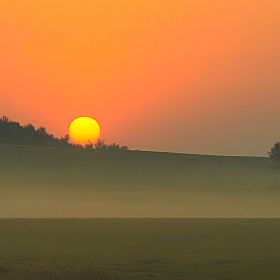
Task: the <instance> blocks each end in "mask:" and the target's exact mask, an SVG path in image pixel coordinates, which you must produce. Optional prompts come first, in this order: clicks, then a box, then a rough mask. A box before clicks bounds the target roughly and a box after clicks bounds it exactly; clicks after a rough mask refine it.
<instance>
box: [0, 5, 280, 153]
mask: <svg viewBox="0 0 280 280" xmlns="http://www.w3.org/2000/svg"><path fill="white" fill-rule="evenodd" d="M279 15H280V1H278V0H271V1H270V0H250V1H249V0H236V1H226V0H208V1H207V0H204V1H202V0H177V1H170V0H149V1H143V0H133V1H130V0H123V1H115V0H111V1H107V0H102V1H92V0H83V1H82V0H81V1H77V0H76V1H74V0H67V1H66V0H25V1H19V0H9V1H1V2H0V26H1V31H0V59H1V60H0V61H1V62H0V81H1V83H0V115H6V116H8V117H9V118H11V119H13V120H16V121H19V122H20V123H21V124H27V123H32V124H34V125H35V126H36V127H37V126H40V125H44V126H46V128H47V131H49V132H51V133H53V134H54V135H55V136H58V137H60V136H62V135H64V134H66V133H68V127H69V124H70V123H71V121H72V120H73V119H75V118H76V117H79V116H90V117H93V118H95V119H96V120H97V121H98V122H99V124H100V126H101V138H102V139H105V140H106V142H109V143H111V142H117V143H119V144H121V145H128V146H129V147H130V148H131V149H140V150H157V151H175V152H184V153H205V154H223V155H260V156H265V155H266V153H267V152H268V150H269V149H270V148H271V146H272V145H273V143H274V142H276V141H279V140H280V123H279V119H280V110H279V104H280V16H279Z"/></svg>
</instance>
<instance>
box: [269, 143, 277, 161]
mask: <svg viewBox="0 0 280 280" xmlns="http://www.w3.org/2000/svg"><path fill="white" fill-rule="evenodd" d="M268 156H269V157H270V158H271V159H272V160H274V161H276V162H277V163H278V164H280V142H276V143H275V144H274V146H273V147H272V148H271V149H270V151H269V152H268Z"/></svg>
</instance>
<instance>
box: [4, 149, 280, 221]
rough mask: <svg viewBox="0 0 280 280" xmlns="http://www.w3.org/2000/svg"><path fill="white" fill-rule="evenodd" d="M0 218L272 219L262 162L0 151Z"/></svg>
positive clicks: (271, 172) (276, 193) (277, 190)
mask: <svg viewBox="0 0 280 280" xmlns="http://www.w3.org/2000/svg"><path fill="white" fill-rule="evenodd" d="M0 158H1V161H0V217H5V218H9V217H42V218H44V217H276V218H278V217H280V203H279V199H280V168H277V167H275V166H274V164H273V163H272V162H271V161H270V160H269V159H268V158H257V157H223V156H205V155H188V154H174V153H158V152H141V151H107V150H83V149H74V148H72V149H71V148H48V147H34V146H20V145H19V146H16V145H4V144H0Z"/></svg>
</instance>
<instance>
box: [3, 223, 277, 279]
mask: <svg viewBox="0 0 280 280" xmlns="http://www.w3.org/2000/svg"><path fill="white" fill-rule="evenodd" d="M0 279H1V280H6V279H9V280H10V279H16V280H20V279H22V280H24V279H28V280H35V279H36V280H37V279H41V280H44V279H66V280H67V279H73V280H74V279H79V280H85V279H87V280H91V279H103V280H107V279H108V280H111V279H159V280H165V279H195V280H196V279H197V280H198V279H206V280H208V279H209V280H210V279H223V280H227V279H246V280H250V279H252V280H255V279H259V280H260V279H273V280H275V279H280V220H279V219H1V220H0Z"/></svg>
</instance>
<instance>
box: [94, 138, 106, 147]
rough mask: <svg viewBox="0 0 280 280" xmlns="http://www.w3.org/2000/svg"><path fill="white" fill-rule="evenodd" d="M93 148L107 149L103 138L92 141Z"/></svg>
mask: <svg viewBox="0 0 280 280" xmlns="http://www.w3.org/2000/svg"><path fill="white" fill-rule="evenodd" d="M94 148H95V149H107V144H105V140H100V139H98V140H97V142H95V143H94Z"/></svg>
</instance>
